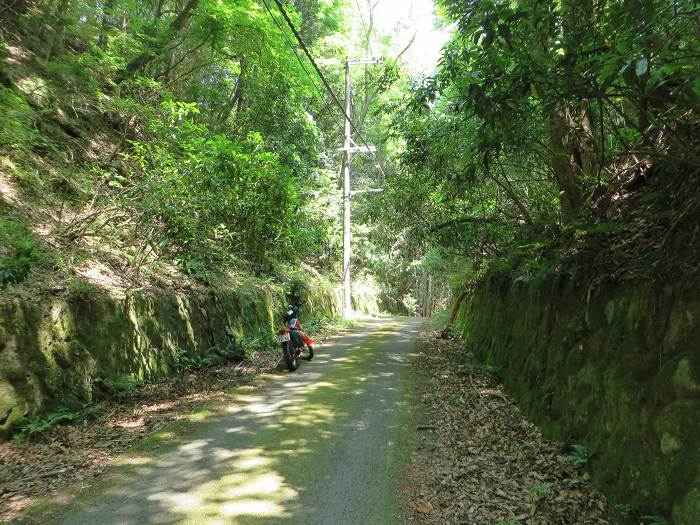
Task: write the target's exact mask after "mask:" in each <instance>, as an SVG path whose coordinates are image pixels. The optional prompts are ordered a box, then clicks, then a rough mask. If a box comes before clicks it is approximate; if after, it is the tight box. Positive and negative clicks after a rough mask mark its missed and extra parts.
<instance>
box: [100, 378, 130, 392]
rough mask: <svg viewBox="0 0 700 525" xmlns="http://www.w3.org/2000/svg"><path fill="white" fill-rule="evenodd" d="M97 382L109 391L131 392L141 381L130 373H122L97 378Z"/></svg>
mask: <svg viewBox="0 0 700 525" xmlns="http://www.w3.org/2000/svg"><path fill="white" fill-rule="evenodd" d="M95 383H97V384H98V385H100V386H103V387H104V389H105V390H107V391H108V392H131V391H132V390H134V389H135V388H136V387H137V386H138V385H139V384H140V383H139V381H138V380H137V379H135V378H134V377H133V376H130V375H120V376H116V377H108V378H104V379H103V378H100V377H98V378H96V379H95Z"/></svg>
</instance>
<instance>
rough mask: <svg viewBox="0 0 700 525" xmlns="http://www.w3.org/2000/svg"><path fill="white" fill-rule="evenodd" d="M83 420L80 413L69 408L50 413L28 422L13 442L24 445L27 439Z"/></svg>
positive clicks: (14, 437)
mask: <svg viewBox="0 0 700 525" xmlns="http://www.w3.org/2000/svg"><path fill="white" fill-rule="evenodd" d="M81 419H82V416H81V414H80V413H79V412H74V411H72V410H69V409H67V408H59V409H57V410H56V411H54V412H49V413H47V414H44V415H42V416H41V417H38V418H35V419H31V420H29V421H28V422H26V423H25V424H24V425H22V427H21V429H20V431H19V432H18V433H17V434H15V435H14V436H13V442H14V443H15V444H19V443H22V442H23V441H25V440H26V439H31V438H33V437H36V436H37V435H39V434H41V433H42V432H44V431H46V430H48V429H50V428H53V427H55V426H57V425H65V424H74V423H76V422H77V421H79V420H81Z"/></svg>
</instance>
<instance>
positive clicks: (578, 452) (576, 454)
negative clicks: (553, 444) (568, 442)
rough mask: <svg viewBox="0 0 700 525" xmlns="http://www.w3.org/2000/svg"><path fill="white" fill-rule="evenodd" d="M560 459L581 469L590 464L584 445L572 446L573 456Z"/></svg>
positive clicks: (569, 455)
mask: <svg viewBox="0 0 700 525" xmlns="http://www.w3.org/2000/svg"><path fill="white" fill-rule="evenodd" d="M560 459H562V460H563V461H567V462H570V463H573V464H575V465H577V466H579V467H582V466H585V465H587V464H588V461H589V457H588V450H587V449H586V447H585V446H584V445H580V444H576V445H572V446H571V454H568V455H566V456H560Z"/></svg>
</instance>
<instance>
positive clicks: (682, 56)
mask: <svg viewBox="0 0 700 525" xmlns="http://www.w3.org/2000/svg"><path fill="white" fill-rule="evenodd" d="M439 4H440V7H441V13H442V14H443V16H444V19H445V20H446V22H448V23H451V24H453V26H454V28H455V30H454V32H453V35H452V38H451V40H450V42H449V44H448V45H447V46H446V47H445V49H444V53H443V56H442V59H441V60H440V63H439V66H438V70H437V72H436V74H435V75H434V76H433V77H431V78H428V79H427V80H425V81H423V82H420V83H414V85H413V87H412V89H410V90H409V91H408V95H407V97H408V103H409V107H410V111H405V112H404V111H401V110H398V111H395V112H394V113H393V119H392V121H391V124H390V125H388V126H387V127H386V129H387V135H388V136H390V137H392V138H393V139H394V140H396V141H397V142H399V143H400V144H401V145H402V147H401V148H400V150H399V153H398V157H399V159H400V164H401V170H400V174H399V173H398V172H397V174H396V176H394V177H391V178H390V180H389V181H387V187H388V191H387V193H386V195H385V197H384V199H383V205H384V206H385V208H384V209H385V210H386V213H383V214H382V220H384V221H388V222H389V223H391V225H392V226H391V227H389V231H390V232H392V233H391V235H393V236H394V239H397V237H396V236H397V235H401V236H402V246H403V247H404V251H405V253H406V254H410V256H411V257H416V256H424V260H423V266H426V267H432V268H433V269H435V268H444V267H445V265H447V266H448V267H449V266H450V265H451V264H456V265H457V267H459V268H461V270H462V271H461V272H460V271H458V272H457V275H462V276H463V274H464V272H465V271H466V272H467V273H469V272H470V270H469V268H470V266H471V265H472V263H475V264H476V265H477V266H478V265H480V264H481V263H483V262H487V261H491V263H494V264H496V263H498V262H499V261H503V260H504V258H510V259H513V258H514V257H515V258H516V259H517V258H520V259H523V258H524V259H526V260H527V261H529V262H530V263H533V264H534V263H537V259H541V258H540V254H543V253H549V254H551V252H552V250H551V248H561V249H562V250H566V249H573V245H574V244H576V243H577V242H579V241H580V240H581V239H584V238H585V239H591V238H592V237H596V242H600V243H601V244H600V245H599V248H600V247H601V246H602V245H603V244H606V243H607V244H614V241H613V240H612V239H611V237H612V236H613V234H615V233H617V232H624V231H626V232H627V233H631V232H632V231H635V230H636V233H637V234H639V236H641V237H644V236H645V235H647V234H648V236H649V237H650V238H649V239H646V240H645V241H644V242H641V241H639V242H637V241H634V242H631V243H628V246H627V248H628V250H627V251H628V252H630V251H631V254H629V253H628V254H620V253H617V254H616V255H615V257H611V258H610V259H608V260H607V261H606V263H607V264H608V266H611V267H613V266H616V265H618V264H619V263H620V262H621V261H620V258H621V257H623V258H624V257H630V258H635V257H642V258H643V255H645V253H646V252H647V251H649V250H651V251H654V252H655V253H656V254H657V257H658V256H660V254H661V253H662V252H663V248H662V247H660V246H661V245H663V243H659V242H657V241H658V240H659V239H660V238H661V239H663V238H664V237H666V238H668V236H667V235H666V233H667V230H668V228H670V227H671V228H672V227H674V224H675V225H676V226H677V224H678V222H677V221H678V220H683V219H682V218H679V217H683V218H687V217H688V216H689V215H692V214H693V213H697V199H695V198H693V199H690V200H689V201H688V202H683V203H682V204H681V203H679V202H678V199H675V200H674V198H672V197H670V195H672V194H674V192H676V193H677V194H684V195H685V197H682V198H680V200H683V199H685V198H686V197H689V196H690V194H692V193H695V190H694V182H693V181H696V180H697V179H696V176H697V172H698V168H700V158H699V157H698V152H699V151H700V148H699V147H698V146H699V143H698V110H699V109H700V79H699V78H698V75H697V72H698V64H699V63H700V42H699V40H698V35H699V34H700V10H699V9H698V4H697V2H692V1H689V2H672V1H665V0H659V1H657V0H640V1H636V0H630V1H586V2H579V1H572V2H568V1H540V0H523V1H517V2H512V1H467V2H464V1H449V0H443V1H441V2H439ZM650 181H652V182H651V185H654V184H658V185H661V186H658V187H654V188H653V191H648V192H647V195H646V197H645V199H646V201H644V202H641V203H637V205H635V207H636V209H637V210H639V209H640V208H644V207H645V206H651V208H648V209H646V208H645V211H644V213H641V215H643V218H640V217H633V216H632V215H631V212H630V211H629V209H628V208H626V206H627V204H626V201H627V200H628V197H629V196H630V195H631V194H632V193H633V192H634V190H635V189H636V188H639V187H640V185H643V184H644V183H645V182H646V183H650ZM664 185H667V186H664ZM662 186H663V187H662ZM676 196H678V195H676ZM672 201H673V202H672ZM655 204H658V205H659V206H658V209H655V208H653V205H655ZM645 221H646V222H645ZM674 221H675V222H674ZM397 232H399V233H397ZM627 240H629V239H627ZM695 241H696V239H695V238H694V237H692V238H689V239H687V242H688V243H690V244H693V243H694V242H695ZM620 242H622V241H620ZM625 242H626V241H625ZM666 248H668V246H666ZM687 248H688V246H684V247H683V249H685V250H687ZM632 254H633V255H632ZM593 255H595V254H593ZM460 261H461V262H460ZM539 262H542V261H541V260H540V261H539ZM491 263H489V264H491ZM482 266H483V265H482ZM543 266H547V265H546V264H544V265H543ZM532 270H533V271H535V272H536V271H537V270H538V265H537V264H534V267H533V268H532ZM451 273H453V274H454V273H455V272H454V271H452V270H451ZM526 273H528V274H529V273H531V272H529V270H528V271H527V272H526Z"/></svg>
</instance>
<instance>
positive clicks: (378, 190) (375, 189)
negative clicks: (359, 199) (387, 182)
mask: <svg viewBox="0 0 700 525" xmlns="http://www.w3.org/2000/svg"><path fill="white" fill-rule="evenodd" d="M383 191H384V188H370V189H366V190H352V191H350V197H354V196H355V195H357V194H359V193H382V192H383Z"/></svg>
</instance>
